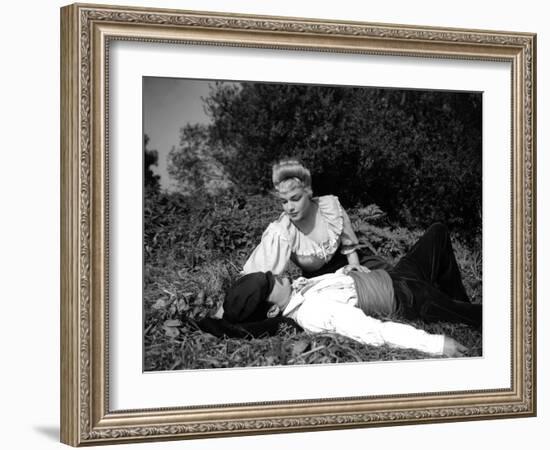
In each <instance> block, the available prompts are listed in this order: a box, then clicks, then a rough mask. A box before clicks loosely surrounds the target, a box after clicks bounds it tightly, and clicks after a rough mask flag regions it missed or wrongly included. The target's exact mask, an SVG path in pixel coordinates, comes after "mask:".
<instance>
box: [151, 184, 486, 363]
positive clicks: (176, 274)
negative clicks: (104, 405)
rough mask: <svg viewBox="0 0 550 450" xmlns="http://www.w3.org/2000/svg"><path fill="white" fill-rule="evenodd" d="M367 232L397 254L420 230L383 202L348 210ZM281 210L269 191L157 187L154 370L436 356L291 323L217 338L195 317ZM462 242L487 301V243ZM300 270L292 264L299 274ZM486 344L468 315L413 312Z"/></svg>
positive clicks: (474, 348)
mask: <svg viewBox="0 0 550 450" xmlns="http://www.w3.org/2000/svg"><path fill="white" fill-rule="evenodd" d="M348 213H349V215H350V218H351V220H352V223H353V226H354V228H355V230H357V234H358V237H359V239H360V241H362V242H369V243H370V245H371V247H372V249H373V250H374V251H376V252H377V253H379V254H380V255H383V256H384V257H386V258H387V259H388V260H389V261H390V262H394V261H396V260H397V259H398V258H399V257H400V256H402V255H403V254H404V252H405V251H406V249H407V248H409V247H410V246H411V245H412V244H413V243H414V242H415V241H416V239H417V238H418V237H419V236H420V235H421V231H419V230H408V229H406V228H399V227H392V226H390V224H388V223H386V222H385V218H384V214H383V213H382V212H381V211H380V210H378V209H377V208H376V207H375V206H374V205H371V206H370V207H367V208H358V209H353V210H351V209H350V210H348ZM277 216H278V206H277V205H276V204H274V202H273V200H272V199H271V198H269V197H260V196H257V197H249V198H246V199H242V198H233V197H226V198H223V197H216V198H202V197H201V198H193V199H189V198H185V197H182V196H179V195H177V194H158V193H152V194H151V195H149V196H147V197H146V205H145V249H144V252H145V267H144V347H145V357H144V361H145V367H144V369H145V370H146V371H156V370H179V369H207V368H218V367H254V366H277V365H296V364H327V363H348V362H364V361H391V360H406V359H420V358H426V357H432V356H431V355H426V354H423V353H422V352H419V351H415V350H410V349H397V348H392V347H389V346H382V347H375V346H370V345H363V344H359V343H357V342H356V341H353V340H351V339H348V338H345V337H343V336H338V335H333V334H309V333H306V332H301V333H299V332H296V331H294V330H291V329H290V328H283V329H281V330H280V333H279V334H278V335H277V336H273V337H265V338H261V339H230V338H222V339H218V338H216V337H214V336H211V335H209V334H207V333H203V332H202V331H200V330H199V329H198V327H197V326H196V321H197V320H200V319H201V318H204V317H206V316H209V315H211V314H212V313H213V312H214V311H215V310H216V309H217V308H218V306H219V305H220V304H221V303H222V302H223V293H224V291H225V289H226V288H227V287H228V286H229V285H230V284H231V282H232V280H233V279H234V278H235V277H236V275H237V274H238V272H239V270H240V268H241V267H242V265H243V263H244V262H245V260H246V258H247V256H248V255H249V254H250V252H251V251H252V249H253V248H254V246H255V245H256V244H257V243H258V242H259V240H260V238H261V235H262V232H263V230H264V228H265V227H266V225H267V224H268V223H269V222H270V221H272V220H274V219H275V218H276V217H277ZM453 247H454V249H455V253H456V255H457V261H458V264H459V266H460V268H461V271H462V274H463V279H464V284H465V287H466V290H467V291H468V294H469V295H470V297H471V298H472V299H473V301H474V302H481V252H480V248H481V246H480V243H476V244H474V245H473V246H472V247H468V246H466V245H465V244H463V243H461V242H459V241H454V242H453ZM297 273H298V271H297V269H296V268H291V270H290V275H291V276H295V275H296V274H297ZM411 324H412V325H414V326H416V327H418V328H423V329H425V330H426V331H428V332H430V333H437V334H441V333H443V334H446V335H448V336H451V337H453V338H454V339H456V340H457V341H459V342H460V343H462V344H463V345H465V346H466V347H467V348H468V352H467V354H466V356H479V355H481V354H482V347H481V342H482V339H481V333H480V332H479V331H476V330H473V329H471V328H469V327H468V326H466V325H460V324H459V325H457V324H449V323H433V324H425V323H423V322H420V321H418V322H411Z"/></svg>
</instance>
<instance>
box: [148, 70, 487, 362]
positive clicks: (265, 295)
mask: <svg viewBox="0 0 550 450" xmlns="http://www.w3.org/2000/svg"><path fill="white" fill-rule="evenodd" d="M482 108H483V94H482V93H481V92H468V91H444V90H421V89H404V88H393V87H387V86H383V87H370V86H340V85H318V84H317V85H316V84H292V83H271V82H252V81H225V80H212V79H183V78H163V77H144V78H143V172H144V178H143V183H144V189H143V192H144V195H143V370H144V371H151V372H152V371H169V370H190V369H216V368H234V367H258V366H288V365H311V364H342V363H371V362H377V361H396V360H417V359H433V358H459V357H460V358H472V357H481V356H483V348H482V337H483V321H484V319H486V318H484V317H483V311H482V310H483V306H482V305H483V298H482V262H483V254H482V237H483V236H482V217H483V214H482V213H483V211H482V157H483V153H482V112H483V110H482Z"/></svg>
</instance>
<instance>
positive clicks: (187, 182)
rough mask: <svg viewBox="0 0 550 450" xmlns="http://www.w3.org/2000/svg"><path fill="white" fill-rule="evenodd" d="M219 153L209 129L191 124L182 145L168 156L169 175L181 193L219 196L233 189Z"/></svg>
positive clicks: (181, 142)
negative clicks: (218, 157)
mask: <svg viewBox="0 0 550 450" xmlns="http://www.w3.org/2000/svg"><path fill="white" fill-rule="evenodd" d="M215 153H216V152H215V143H214V142H213V141H212V140H211V139H210V135H209V130H208V127H207V126H206V125H201V124H194V125H192V124H187V125H185V126H184V127H182V128H181V129H180V143H179V145H178V146H177V147H173V148H172V150H171V151H170V153H169V154H168V173H169V174H170V176H171V177H172V179H173V180H174V181H175V182H176V185H177V187H178V190H179V192H181V193H185V194H194V193H197V192H208V193H210V194H219V193H221V192H223V191H225V190H226V189H228V188H229V187H230V186H231V182H230V179H229V176H228V174H226V171H225V170H224V168H223V166H222V165H221V164H220V162H219V161H218V160H217V159H216V158H215V157H214V154H215Z"/></svg>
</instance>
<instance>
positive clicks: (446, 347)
mask: <svg viewBox="0 0 550 450" xmlns="http://www.w3.org/2000/svg"><path fill="white" fill-rule="evenodd" d="M467 351H468V349H467V348H466V347H464V346H463V345H462V344H461V343H459V342H457V341H455V340H454V339H453V338H450V337H449V336H445V340H444V341H443V356H447V357H448V358H456V357H460V356H464V354H465V353H466V352H467Z"/></svg>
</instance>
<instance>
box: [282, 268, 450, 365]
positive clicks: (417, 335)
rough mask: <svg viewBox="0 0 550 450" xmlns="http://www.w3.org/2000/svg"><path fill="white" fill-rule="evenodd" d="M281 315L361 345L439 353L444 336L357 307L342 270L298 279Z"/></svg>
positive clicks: (311, 328)
mask: <svg viewBox="0 0 550 450" xmlns="http://www.w3.org/2000/svg"><path fill="white" fill-rule="evenodd" d="M292 287H293V293H292V295H291V298H290V301H289V303H288V305H287V306H286V308H285V310H284V311H283V315H284V316H287V317H290V318H292V319H294V320H295V321H296V322H297V323H298V324H299V325H300V326H301V327H302V328H303V329H304V330H306V331H310V332H312V333H320V332H332V333H337V334H340V335H342V336H346V337H349V338H351V339H354V340H356V341H358V342H361V343H363V344H370V345H375V346H380V345H383V344H388V345H391V346H393V347H399V348H411V349H416V350H420V351H422V352H426V353H432V354H436V355H441V354H443V342H444V336H443V335H440V334H429V333H427V332H425V331H424V330H419V329H417V328H415V327H413V326H411V325H406V324H402V323H396V322H390V321H381V320H378V319H375V318H373V317H370V316H367V315H366V314H365V313H364V312H363V311H362V310H361V309H359V308H358V307H357V293H356V291H355V284H354V282H353V279H352V278H351V277H350V276H348V275H344V274H343V273H338V272H337V273H331V274H326V275H321V276H319V277H315V278H311V279H309V280H307V279H305V278H298V279H297V280H295V281H294V283H293V284H292Z"/></svg>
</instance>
